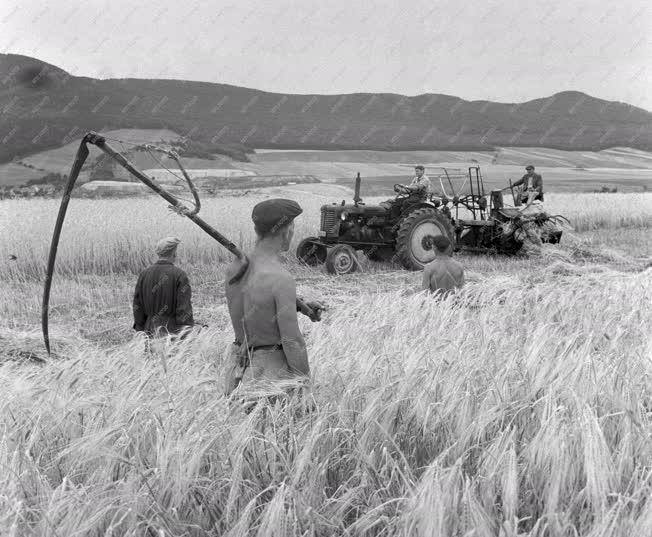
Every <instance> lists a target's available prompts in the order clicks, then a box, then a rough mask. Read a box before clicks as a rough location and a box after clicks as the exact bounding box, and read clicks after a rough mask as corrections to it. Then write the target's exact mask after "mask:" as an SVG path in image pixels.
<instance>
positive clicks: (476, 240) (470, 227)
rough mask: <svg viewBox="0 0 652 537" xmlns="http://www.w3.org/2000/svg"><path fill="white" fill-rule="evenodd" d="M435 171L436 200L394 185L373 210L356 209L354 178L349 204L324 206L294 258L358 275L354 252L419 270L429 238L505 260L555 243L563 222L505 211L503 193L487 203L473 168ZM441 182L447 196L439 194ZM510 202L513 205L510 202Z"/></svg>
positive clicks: (428, 253) (533, 212)
mask: <svg viewBox="0 0 652 537" xmlns="http://www.w3.org/2000/svg"><path fill="white" fill-rule="evenodd" d="M442 169H443V173H441V174H439V175H438V176H434V178H435V179H437V178H438V179H439V182H440V185H441V190H442V192H441V193H439V194H430V195H425V194H423V193H421V192H419V191H417V190H415V189H412V188H410V187H408V186H406V185H401V184H395V185H394V191H395V192H396V194H397V195H396V197H395V198H394V199H392V200H388V201H385V202H382V203H380V204H378V205H365V204H364V203H363V201H362V198H361V197H360V186H361V178H360V174H359V173H358V174H357V177H356V179H355V191H354V196H353V203H352V204H347V203H346V201H345V200H342V202H341V203H332V204H330V205H323V206H322V207H321V225H320V230H319V234H318V236H317V237H308V238H305V239H303V240H302V241H301V242H300V243H299V245H298V247H297V251H296V255H297V258H298V259H299V260H300V261H302V262H304V263H306V264H307V265H313V266H314V265H319V264H324V263H325V264H326V269H327V271H328V272H329V273H331V274H347V273H350V272H355V271H356V270H357V268H358V266H359V264H358V260H357V256H356V250H362V251H363V252H364V253H365V254H366V255H367V257H368V258H369V259H371V260H372V261H389V260H391V259H393V258H394V257H396V258H397V259H398V261H399V262H400V263H401V264H402V265H403V267H404V268H406V269H408V270H421V269H423V267H424V266H425V265H426V264H427V263H429V262H430V261H432V260H433V259H434V257H435V253H434V251H433V244H432V240H433V238H434V237H435V236H436V235H445V236H446V237H448V239H449V240H450V241H451V243H452V244H453V247H454V250H455V251H461V250H462V251H476V252H478V251H479V252H496V253H504V254H515V253H516V252H518V251H519V250H520V249H521V247H522V245H523V243H524V242H525V240H526V239H527V238H528V237H529V236H530V235H532V233H533V232H535V233H536V235H537V237H538V239H539V240H540V241H541V242H550V243H556V242H559V240H560V239H561V234H562V231H561V226H560V225H559V224H560V220H559V219H561V218H563V217H559V216H549V215H547V214H546V213H545V212H542V211H538V210H537V209H536V207H534V208H531V207H530V206H528V207H527V209H528V210H527V211H524V210H522V209H520V208H519V207H506V206H505V204H504V200H503V190H506V189H503V190H493V191H491V193H490V195H489V196H486V195H485V191H484V181H483V179H482V174H481V172H480V167H479V166H475V167H469V168H468V170H467V171H462V170H447V169H446V168H442ZM443 178H446V180H447V181H448V183H449V185H450V188H451V192H452V195H448V194H447V193H446V191H445V189H444V186H443V182H442V179H443ZM454 180H462V181H463V182H462V187H463V186H464V185H465V184H466V183H467V182H468V184H469V187H470V188H469V191H468V192H467V193H465V194H464V195H459V193H457V192H456V191H455V189H454V188H453V181H454ZM507 188H509V187H507ZM460 190H461V188H460ZM512 195H513V196H514V192H513V190H512ZM514 201H515V204H516V203H517V199H516V197H514Z"/></svg>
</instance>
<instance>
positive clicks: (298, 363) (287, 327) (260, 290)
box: [225, 199, 324, 394]
mask: <svg viewBox="0 0 652 537" xmlns="http://www.w3.org/2000/svg"><path fill="white" fill-rule="evenodd" d="M302 212H303V210H302V209H301V207H300V206H299V205H298V204H297V203H296V202H295V201H292V200H287V199H270V200H266V201H263V202H261V203H259V204H257V205H256V206H255V207H254V209H253V212H252V220H253V221H254V229H255V231H256V235H257V236H258V240H257V242H256V246H255V247H254V250H253V252H251V254H250V255H249V256H248V258H249V267H248V268H247V270H246V272H245V274H244V275H243V276H242V278H241V279H240V280H239V281H237V282H235V283H233V284H230V283H228V282H229V280H230V279H231V278H232V277H233V276H234V275H235V274H236V273H237V272H238V269H239V268H240V267H241V261H239V260H236V261H234V262H233V263H232V264H231V265H230V266H229V267H228V269H227V273H226V299H227V304H228V307H229V314H230V316H231V323H232V325H233V330H234V332H235V338H236V341H235V343H234V345H232V352H235V353H237V354H239V357H240V360H242V361H244V364H240V365H241V368H240V371H239V373H240V374H242V373H243V376H242V380H244V381H246V380H248V379H265V380H282V379H291V378H296V377H300V378H305V379H307V378H309V376H310V366H309V364H308V354H307V352H306V344H305V341H304V339H303V335H302V334H301V331H300V330H299V322H298V319H297V296H296V284H295V282H294V278H293V277H292V276H291V275H290V273H289V272H288V271H287V270H286V269H285V268H284V267H283V265H282V264H281V262H280V259H279V254H280V253H281V252H283V251H287V250H288V249H289V247H290V242H291V241H292V236H293V233H294V218H296V217H297V216H298V215H299V214H301V213H302ZM308 306H310V307H312V308H313V309H324V307H323V306H322V305H321V304H319V303H316V302H313V303H308ZM312 320H319V319H318V318H317V319H312ZM242 369H244V371H242ZM235 377H236V378H235V379H232V381H231V382H230V383H229V380H228V379H227V384H226V385H225V392H226V393H227V394H228V393H230V392H231V391H232V390H233V389H235V387H236V386H237V385H238V384H239V379H238V378H237V377H238V375H237V374H236V375H235Z"/></svg>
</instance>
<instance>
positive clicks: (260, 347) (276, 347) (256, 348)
mask: <svg viewBox="0 0 652 537" xmlns="http://www.w3.org/2000/svg"><path fill="white" fill-rule="evenodd" d="M233 344H234V345H237V346H238V347H239V346H240V345H242V343H240V342H239V341H237V340H236V341H234V342H233ZM247 350H249V352H255V351H262V350H283V345H282V344H281V343H277V344H276V345H252V346H249V347H247Z"/></svg>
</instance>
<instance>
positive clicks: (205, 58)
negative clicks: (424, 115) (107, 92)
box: [0, 0, 652, 111]
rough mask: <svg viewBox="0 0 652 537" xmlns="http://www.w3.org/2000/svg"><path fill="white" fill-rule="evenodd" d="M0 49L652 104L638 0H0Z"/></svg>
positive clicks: (451, 90) (137, 74)
mask: <svg viewBox="0 0 652 537" xmlns="http://www.w3.org/2000/svg"><path fill="white" fill-rule="evenodd" d="M0 3H1V5H2V6H3V9H2V10H0V52H3V53H14V54H24V55H27V56H33V57H36V58H39V59H41V60H44V61H46V62H48V63H52V64H54V65H57V66H59V67H61V68H63V69H65V70H66V71H68V72H70V73H72V74H74V75H79V76H90V77H96V78H123V77H133V78H172V79H187V80H200V81H207V82H220V83H226V84H233V85H237V86H245V87H249V88H256V89H261V90H266V91H272V92H278V93H299V94H311V93H317V94H337V93H354V92H387V93H399V94H404V95H419V94H423V93H444V94H448V95H455V96H458V97H462V98H464V99H468V100H491V101H497V102H509V103H511V102H522V101H527V100H530V99H536V98H541V97H547V96H550V95H552V94H554V93H557V92H560V91H566V90H575V91H583V92H585V93H588V94H590V95H593V96H595V97H599V98H603V99H608V100H615V101H622V102H627V103H630V104H633V105H636V106H640V107H642V108H646V109H647V110H651V111H652V91H650V89H651V88H652V69H651V68H650V65H651V64H652V62H651V60H652V31H651V30H652V2H650V1H649V0H619V1H618V2H613V1H612V2H604V1H602V2H600V1H597V0H593V1H589V0H565V1H560V0H551V1H548V2H546V1H542V0H539V1H537V2H533V1H529V0H518V1H517V0H504V1H494V0H484V1H483V0H480V1H477V0H476V1H466V0H430V1H424V0H395V1H385V0H364V1H355V0H321V1H319V2H317V1H314V0H292V1H288V0H273V1H266V2H263V1H257V2H253V1H250V0H226V1H222V0H208V1H206V0H185V1H179V0H175V1H170V0H156V1H150V0H140V1H138V2H135V1H133V0H108V1H107V0H87V1H85V2H80V1H79V0H58V1H56V2H54V1H43V0H41V1H35V0H0Z"/></svg>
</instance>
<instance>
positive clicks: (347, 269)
mask: <svg viewBox="0 0 652 537" xmlns="http://www.w3.org/2000/svg"><path fill="white" fill-rule="evenodd" d="M357 268H358V259H357V258H356V254H355V250H354V249H353V248H352V247H351V246H349V245H348V244H338V245H337V246H333V248H331V249H330V250H328V255H327V256H326V270H327V271H328V272H329V273H330V274H337V275H340V274H350V273H351V272H355V271H356V270H357Z"/></svg>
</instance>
